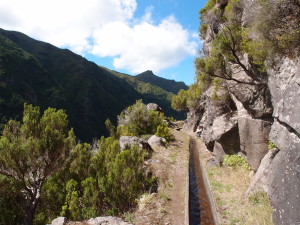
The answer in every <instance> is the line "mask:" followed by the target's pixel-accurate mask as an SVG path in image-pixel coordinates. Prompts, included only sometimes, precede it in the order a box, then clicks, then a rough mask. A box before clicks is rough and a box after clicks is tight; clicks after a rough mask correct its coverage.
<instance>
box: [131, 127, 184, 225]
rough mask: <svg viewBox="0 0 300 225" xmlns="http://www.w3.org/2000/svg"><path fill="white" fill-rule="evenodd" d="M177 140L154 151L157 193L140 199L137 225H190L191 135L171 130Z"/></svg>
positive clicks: (151, 167) (152, 160)
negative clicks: (157, 182)
mask: <svg viewBox="0 0 300 225" xmlns="http://www.w3.org/2000/svg"><path fill="white" fill-rule="evenodd" d="M172 134H173V135H174V137H175V141H173V142H171V143H170V145H169V146H168V147H167V148H165V147H156V148H154V153H153V155H152V157H151V160H150V161H149V162H148V164H149V168H150V169H151V171H152V172H153V173H154V175H155V176H156V177H157V178H158V180H159V188H158V192H157V193H153V194H151V195H150V196H149V197H147V198H145V200H142V201H141V200H140V203H139V205H140V206H142V207H139V208H138V209H137V210H136V211H135V212H134V218H133V221H132V222H133V224H135V225H188V224H189V223H188V174H189V171H188V167H189V136H188V135H187V134H185V133H182V132H179V131H177V130H172Z"/></svg>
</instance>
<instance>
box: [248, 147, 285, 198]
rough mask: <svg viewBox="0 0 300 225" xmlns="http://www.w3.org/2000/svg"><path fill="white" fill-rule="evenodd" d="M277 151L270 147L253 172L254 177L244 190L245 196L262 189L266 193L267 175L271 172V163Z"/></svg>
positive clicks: (267, 187)
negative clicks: (245, 190)
mask: <svg viewBox="0 0 300 225" xmlns="http://www.w3.org/2000/svg"><path fill="white" fill-rule="evenodd" d="M278 152H279V150H278V149H277V148H274V149H271V150H269V151H268V153H267V154H266V155H265V157H264V158H263V159H262V160H261V163H260V166H259V168H258V170H257V172H256V174H255V177H254V179H253V181H252V182H251V184H250V186H249V188H248V190H247V192H246V195H247V196H249V195H251V194H253V193H255V192H258V191H264V192H266V193H269V182H268V177H269V175H270V172H271V164H272V162H273V159H274V157H275V156H276V154H277V153H278Z"/></svg>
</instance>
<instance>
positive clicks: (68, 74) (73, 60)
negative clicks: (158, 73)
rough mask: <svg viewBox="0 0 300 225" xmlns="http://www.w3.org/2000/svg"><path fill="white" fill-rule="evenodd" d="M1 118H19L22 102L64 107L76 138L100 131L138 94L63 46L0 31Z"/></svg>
mask: <svg viewBox="0 0 300 225" xmlns="http://www.w3.org/2000/svg"><path fill="white" fill-rule="evenodd" d="M0 35H1V43H0V46H1V55H0V66H1V67H0V68H1V77H0V82H1V96H0V97H1V98H2V101H1V103H0V104H1V105H0V109H1V113H2V115H1V116H2V118H1V119H2V122H5V121H6V120H7V119H9V118H11V117H12V118H20V115H21V113H22V108H23V106H22V105H23V102H25V101H27V102H29V103H32V104H35V105H40V106H41V107H42V108H46V107H57V108H62V109H65V110H66V112H67V114H68V115H69V121H70V124H71V126H72V127H74V129H75V132H76V134H77V135H78V137H79V138H80V139H83V140H90V139H91V138H93V137H98V136H99V135H100V134H105V133H106V129H105V127H104V121H105V120H106V119H107V118H116V116H117V115H118V114H119V113H120V112H121V111H122V110H123V109H124V108H125V107H127V106H128V105H130V104H133V103H134V102H135V100H136V99H139V98H142V96H141V95H140V94H139V93H138V92H137V91H135V90H134V88H132V87H131V86H130V85H127V83H126V82H125V81H124V80H122V79H120V78H118V77H115V76H112V75H111V74H110V73H109V72H108V71H106V70H104V69H101V68H99V67H98V66H97V65H96V64H94V63H92V62H89V61H87V60H86V59H84V58H82V57H81V56H79V55H76V54H74V53H72V52H71V51H69V50H62V49H59V48H56V47H54V46H52V45H50V44H47V43H44V42H40V41H36V40H34V39H31V38H29V37H28V36H26V35H24V34H21V33H18V32H9V31H4V30H0Z"/></svg>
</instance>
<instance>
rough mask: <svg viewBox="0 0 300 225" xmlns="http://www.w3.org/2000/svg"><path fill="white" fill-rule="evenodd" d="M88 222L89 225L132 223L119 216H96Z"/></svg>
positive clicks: (128, 224)
mask: <svg viewBox="0 0 300 225" xmlns="http://www.w3.org/2000/svg"><path fill="white" fill-rule="evenodd" d="M86 224H88V225H132V224H131V223H127V222H124V221H123V220H122V219H121V218H118V217H112V216H107V217H96V218H93V219H89V220H88V221H87V222H86Z"/></svg>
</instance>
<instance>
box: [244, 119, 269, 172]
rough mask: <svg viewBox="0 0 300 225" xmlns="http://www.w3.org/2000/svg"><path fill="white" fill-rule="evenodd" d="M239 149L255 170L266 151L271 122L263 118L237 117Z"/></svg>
mask: <svg viewBox="0 0 300 225" xmlns="http://www.w3.org/2000/svg"><path fill="white" fill-rule="evenodd" d="M238 126H239V135H240V143H241V151H242V152H243V153H244V154H245V155H246V157H247V161H248V163H249V165H250V166H251V168H252V169H253V170H254V171H256V170H257V169H258V167H259V165H260V161H261V159H262V158H263V157H264V156H265V155H266V154H267V152H268V145H267V143H268V140H269V132H270V128H271V123H270V122H269V121H265V120H259V119H251V118H245V117H240V118H239V119H238Z"/></svg>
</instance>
